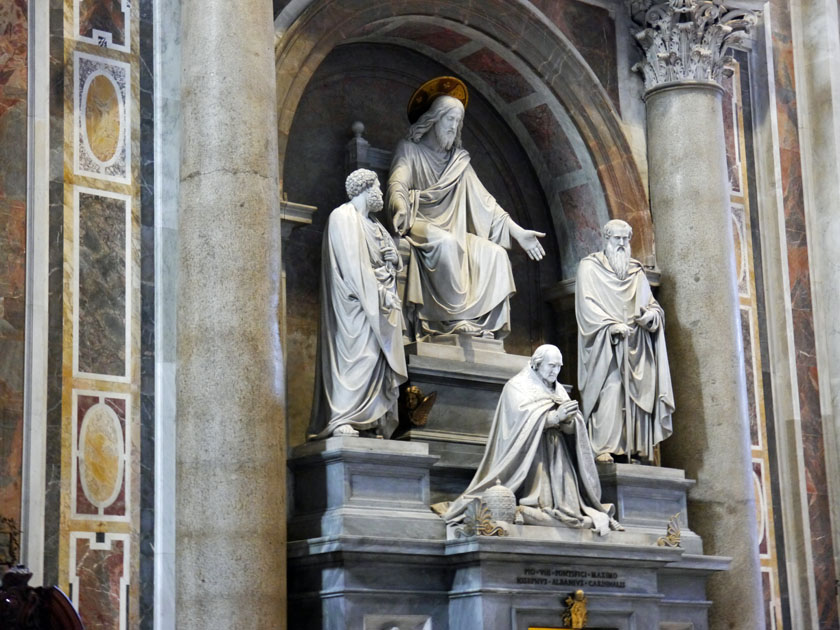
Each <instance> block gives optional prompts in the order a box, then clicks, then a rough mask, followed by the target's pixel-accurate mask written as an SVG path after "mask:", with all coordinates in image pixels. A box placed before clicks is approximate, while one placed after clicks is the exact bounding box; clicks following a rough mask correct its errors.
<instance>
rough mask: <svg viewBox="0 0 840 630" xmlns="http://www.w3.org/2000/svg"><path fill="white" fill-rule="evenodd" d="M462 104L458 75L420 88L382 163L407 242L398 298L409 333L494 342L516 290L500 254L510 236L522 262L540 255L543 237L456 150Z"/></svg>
mask: <svg viewBox="0 0 840 630" xmlns="http://www.w3.org/2000/svg"><path fill="white" fill-rule="evenodd" d="M466 102H467V92H466V87H465V86H464V84H463V83H461V82H460V81H459V80H458V79H455V78H453V77H439V78H437V79H433V80H432V81H429V82H427V83H426V84H424V85H423V86H422V87H421V88H420V89H419V90H417V92H415V94H414V96H413V97H412V100H411V102H410V103H409V120H410V121H411V122H413V123H414V124H412V125H411V128H410V129H409V132H408V137H407V138H406V139H405V140H403V141H401V142H400V143H399V144H398V145H397V148H396V150H395V152H394V159H393V162H392V164H391V175H390V177H389V179H388V207H389V211H390V213H391V217H392V220H393V225H394V230H395V231H396V232H397V233H398V234H400V235H401V236H404V237H405V239H406V240H407V241H408V243H409V244H410V246H411V259H410V262H409V266H408V273H407V280H406V291H405V302H406V314H407V316H408V319H409V322H410V324H411V325H412V326H413V329H414V330H413V332H414V335H415V336H416V337H421V338H422V337H426V336H428V335H439V334H446V333H462V334H469V335H476V336H479V335H480V336H484V337H496V338H502V337H504V336H505V335H506V334H507V333H508V332H509V331H510V306H509V299H510V297H511V296H512V295H513V294H514V293H515V292H516V287H515V286H514V282H513V274H512V272H511V267H510V260H509V258H508V255H507V252H506V251H505V250H506V249H509V248H510V245H511V239H513V240H515V241H517V242H518V243H519V244H520V245H521V246H522V248H523V249H524V250H525V251H526V252H527V254H528V256H529V257H530V258H531V259H532V260H541V259H542V258H543V256H545V250H543V247H542V245H541V244H540V243H539V241H538V240H537V239H538V237H543V236H545V234H543V233H541V232H535V231H533V230H526V229H523V228H521V227H520V226H519V225H517V224H516V223H515V222H514V221H513V219H511V218H510V215H508V213H507V212H505V211H504V210H503V209H502V208H501V207H500V206H499V204H498V203H496V200H495V199H494V198H493V196H492V195H491V194H490V193H489V192H487V189H485V188H484V186H483V185H482V184H481V182H480V181H479V179H478V176H477V175H476V174H475V171H474V170H473V168H472V166H471V165H470V154H469V153H468V152H467V151H466V150H464V149H463V148H461V128H462V127H463V123H464V108H465V105H466ZM430 103H431V106H429V104H430ZM424 107H425V108H427V110H424ZM415 120H416V122H415Z"/></svg>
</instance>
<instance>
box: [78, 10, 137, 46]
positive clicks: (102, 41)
mask: <svg viewBox="0 0 840 630" xmlns="http://www.w3.org/2000/svg"><path fill="white" fill-rule="evenodd" d="M130 31H131V0H75V2H74V3H73V35H74V37H76V39H78V40H80V41H83V42H89V43H91V44H96V45H97V46H101V47H103V48H113V49H114V50H121V51H123V52H128V39H127V38H126V36H125V35H126V33H128V32H130Z"/></svg>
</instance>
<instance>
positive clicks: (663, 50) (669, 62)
mask: <svg viewBox="0 0 840 630" xmlns="http://www.w3.org/2000/svg"><path fill="white" fill-rule="evenodd" d="M629 5H630V11H631V14H632V15H633V18H634V21H635V22H636V24H637V26H641V27H642V29H641V30H640V31H638V32H636V33H635V36H636V41H638V43H639V45H640V46H641V47H642V50H643V51H644V53H645V59H644V61H640V62H638V63H636V64H635V65H634V66H633V70H635V71H636V72H641V73H642V74H643V75H644V78H645V89H646V90H651V89H653V88H655V87H657V86H659V85H662V84H665V83H672V82H675V81H714V82H716V83H718V84H720V83H721V79H722V78H723V77H724V76H729V75H730V74H731V73H732V71H731V70H730V69H729V68H727V64H728V63H729V62H730V61H731V60H732V58H731V57H730V56H729V55H727V53H728V52H729V49H730V48H732V47H733V46H735V45H737V44H738V43H740V42H741V41H742V40H743V39H744V38H745V37H747V36H748V35H749V32H750V28H751V27H752V26H753V25H755V24H756V22H757V21H758V17H757V16H756V14H755V12H753V11H749V10H744V9H735V10H731V11H730V10H729V9H727V8H726V7H725V6H724V5H723V4H721V3H720V2H714V1H710V0H668V1H667V2H661V3H651V2H650V0H648V1H645V0H641V1H638V0H631V2H630V3H629Z"/></svg>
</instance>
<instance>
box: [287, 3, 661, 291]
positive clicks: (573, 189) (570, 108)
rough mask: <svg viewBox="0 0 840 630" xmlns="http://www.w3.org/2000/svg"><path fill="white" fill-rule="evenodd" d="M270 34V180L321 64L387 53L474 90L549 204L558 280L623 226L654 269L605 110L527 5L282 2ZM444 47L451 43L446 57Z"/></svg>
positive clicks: (566, 45) (630, 166)
mask: <svg viewBox="0 0 840 630" xmlns="http://www.w3.org/2000/svg"><path fill="white" fill-rule="evenodd" d="M275 24H276V26H277V28H278V43H277V48H276V60H277V63H276V67H277V93H278V127H279V146H280V164H281V179H282V178H283V164H284V162H285V160H286V159H287V156H286V151H287V148H288V139H289V133H290V131H291V126H292V122H293V120H294V116H295V112H296V111H297V108H298V104H299V102H300V99H301V97H302V95H303V93H304V90H305V89H306V86H307V84H308V83H309V80H310V79H311V78H312V76H313V74H314V72H315V71H316V69H317V68H318V66H319V65H320V64H321V62H322V61H323V59H324V58H325V57H326V56H327V55H328V54H329V53H330V52H331V51H333V50H334V49H335V48H336V47H337V46H339V45H341V44H346V43H348V42H377V43H392V44H395V45H401V46H405V47H408V48H411V49H413V50H416V51H418V52H420V53H422V54H424V55H426V56H429V57H431V58H432V59H435V60H437V61H439V62H440V63H442V64H443V65H445V66H447V67H450V68H452V69H453V71H454V72H457V73H458V74H459V76H463V77H464V78H465V79H467V80H468V81H469V82H470V83H472V84H473V85H474V86H476V87H478V88H479V90H480V91H481V93H482V94H483V95H484V96H485V97H486V98H487V99H488V101H489V102H491V104H493V105H494V107H495V108H496V109H497V111H498V112H499V113H500V115H502V116H503V117H504V118H505V120H506V121H507V122H508V124H509V126H510V127H511V129H512V130H513V131H514V133H516V135H517V137H519V138H520V142H521V144H522V146H523V147H524V148H525V149H526V151H527V153H528V155H529V158H530V160H531V162H532V164H533V166H534V169H535V171H536V172H537V174H538V177H539V179H540V182H541V184H542V187H543V190H544V194H545V196H546V199H548V201H549V206H550V208H551V221H552V223H553V225H554V227H555V233H556V236H557V239H558V242H557V245H558V248H559V252H560V265H561V275H562V277H564V278H568V277H570V276H571V274H573V273H574V269H575V268H576V266H577V261H578V260H579V259H580V258H581V257H582V256H584V255H586V254H587V253H589V252H591V251H593V250H594V249H597V247H598V233H597V231H598V228H599V227H600V225H602V224H603V222H604V221H605V220H606V219H607V218H621V219H624V220H626V221H628V222H629V223H630V224H631V225H633V227H634V237H633V251H634V256H636V257H637V258H639V259H641V260H643V261H645V262H650V261H652V260H653V256H654V244H653V229H652V225H651V218H650V212H649V209H648V203H647V199H646V196H645V192H644V187H643V185H642V182H641V179H640V176H639V172H638V169H637V167H636V164H635V162H634V159H633V157H632V154H631V151H630V146H629V143H628V141H627V138H626V137H625V135H624V132H623V130H622V128H621V123H620V121H619V118H618V115H617V113H616V111H615V108H614V106H613V104H612V102H611V101H610V98H609V96H608V94H607V93H606V91H605V90H604V88H603V86H602V85H601V83H600V82H599V80H598V78H597V77H596V76H595V74H594V73H593V72H592V70H591V69H590V68H589V66H588V65H587V64H586V62H585V61H584V60H583V58H582V57H581V55H580V54H579V53H578V51H577V50H576V49H575V48H574V46H573V45H572V44H571V43H570V42H569V40H568V39H567V38H566V37H565V36H564V35H563V33H562V32H561V31H560V30H559V29H558V28H557V27H556V26H555V25H554V24H552V23H551V22H550V21H549V20H548V19H547V18H546V17H545V16H544V15H543V14H542V13H541V12H540V11H539V10H537V9H536V8H535V7H534V6H533V5H532V4H531V3H530V2H523V1H517V2H511V1H509V0H484V1H483V2H481V3H469V4H468V3H461V2H454V1H441V0H437V1H436V0H406V1H403V2H399V3H393V2H387V1H375V2H366V3H364V4H360V3H358V2H353V1H352V0H310V1H306V0H293V1H292V2H289V3H288V4H287V5H286V7H285V9H284V10H283V11H282V12H281V13H280V15H279V16H278V18H277V20H276V22H275ZM412 28H413V29H414V34H412V32H411V30H412ZM424 28H425V29H426V31H425V34H424V33H423V29H424ZM435 28H436V29H439V30H445V31H446V32H448V33H451V34H454V37H453V36H449V37H445V38H443V39H448V40H449V42H450V43H449V44H447V45H441V43H440V42H436V41H435V38H434V29H435ZM430 33H431V35H430ZM453 41H460V42H462V43H461V44H460V45H459V46H456V47H455V48H452V47H451V43H452V42H453ZM564 169H565V170H564ZM561 171H562V172H561Z"/></svg>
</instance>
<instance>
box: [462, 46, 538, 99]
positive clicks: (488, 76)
mask: <svg viewBox="0 0 840 630" xmlns="http://www.w3.org/2000/svg"><path fill="white" fill-rule="evenodd" d="M461 63H463V64H464V65H465V66H466V67H467V68H469V69H470V70H472V71H474V72H475V73H476V74H478V75H479V76H480V77H481V78H482V79H484V81H486V82H487V84H488V85H490V87H492V88H493V90H494V91H495V92H496V93H497V94H498V95H499V96H501V97H502V98H503V99H504V100H505V101H506V102H508V103H512V102H513V101H515V100H518V99H520V98H522V97H524V96H528V95H529V94H533V92H534V90H533V88H532V87H531V86H530V85H529V84H528V82H527V81H526V80H525V79H524V78H523V77H522V75H520V74H519V72H517V71H516V68H514V67H513V66H512V65H510V64H509V63H508V62H507V61H505V60H504V59H502V58H501V57H500V56H499V55H497V54H496V53H494V52H493V51H492V50H489V49H487V48H482V49H481V50H478V51H476V52H474V53H473V54H471V55H468V56H466V57H464V58H463V59H461Z"/></svg>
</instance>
